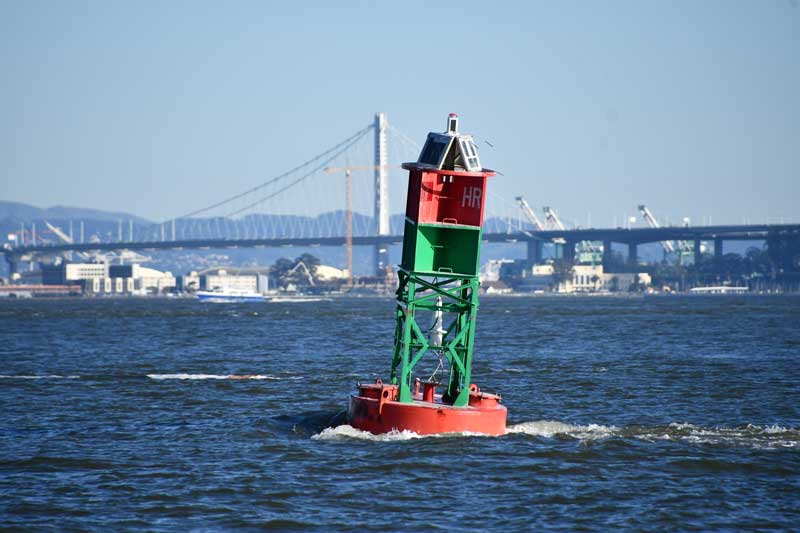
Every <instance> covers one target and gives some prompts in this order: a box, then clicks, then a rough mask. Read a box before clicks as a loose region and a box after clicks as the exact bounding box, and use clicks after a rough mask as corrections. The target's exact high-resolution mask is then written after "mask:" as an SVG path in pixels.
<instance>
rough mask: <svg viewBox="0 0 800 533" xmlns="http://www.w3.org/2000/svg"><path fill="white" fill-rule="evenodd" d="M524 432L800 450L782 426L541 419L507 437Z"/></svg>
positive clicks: (799, 437)
mask: <svg viewBox="0 0 800 533" xmlns="http://www.w3.org/2000/svg"><path fill="white" fill-rule="evenodd" d="M515 433H521V434H525V435H533V436H537V437H547V438H552V437H555V436H557V435H564V436H568V437H572V438H575V439H579V440H597V439H605V438H610V437H620V438H631V439H639V440H643V441H647V442H654V441H665V440H666V441H670V440H671V441H683V442H688V443H691V444H711V445H715V444H716V445H727V446H749V447H753V448H760V449H778V448H800V430H798V429H792V428H786V427H782V426H778V425H767V426H757V425H753V424H747V425H746V426H739V427H713V428H706V427H701V426H697V425H694V424H689V423H685V422H672V423H671V424H668V425H666V426H651V427H647V426H629V427H623V428H617V427H615V426H603V425H598V424H589V425H586V426H579V425H572V424H566V423H564V422H558V421H555V420H538V421H532V422H523V423H520V424H515V425H513V426H508V428H507V429H506V434H507V435H508V434H515Z"/></svg>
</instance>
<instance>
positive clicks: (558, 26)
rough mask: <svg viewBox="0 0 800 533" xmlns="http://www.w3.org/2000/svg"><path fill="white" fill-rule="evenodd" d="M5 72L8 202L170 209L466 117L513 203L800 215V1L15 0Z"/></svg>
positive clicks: (1, 5) (0, 21) (2, 10)
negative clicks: (375, 124) (331, 153)
mask: <svg viewBox="0 0 800 533" xmlns="http://www.w3.org/2000/svg"><path fill="white" fill-rule="evenodd" d="M0 70H1V71H2V83H0V185H2V187H1V188H0V199H2V200H10V201H19V202H25V203H30V204H33V205H36V206H40V207H48V206H52V205H74V206H83V207H94V208H101V209H109V210H127V211H129V212H132V213H135V214H138V215H141V216H144V217H147V218H151V219H154V220H161V219H167V218H170V217H172V216H176V215H178V214H182V213H185V212H187V211H191V210H192V209H194V208H197V207H202V206H204V205H206V204H210V203H212V202H213V201H214V200H215V199H217V198H219V197H220V195H222V194H225V193H228V192H238V191H239V190H244V189H246V188H248V187H251V186H254V185H257V184H258V183H260V182H261V181H263V180H265V179H267V178H269V177H271V176H273V175H275V174H277V173H279V172H280V171H283V170H286V169H288V168H291V167H293V166H295V165H296V164H298V163H300V162H302V161H303V160H305V159H307V158H308V157H311V156H313V155H315V154H316V153H317V152H319V151H320V150H322V149H324V148H326V147H328V146H330V145H332V144H334V143H336V142H338V141H339V140H341V139H343V138H344V137H346V136H348V135H349V134H351V133H353V132H355V131H356V130H358V129H359V128H361V127H362V126H364V125H366V124H367V123H368V122H369V121H370V120H371V119H372V116H373V114H374V112H376V111H385V112H386V113H387V114H388V117H389V120H390V122H391V123H392V124H394V125H395V126H396V127H397V128H398V129H400V130H401V131H403V132H405V133H406V134H408V135H409V136H410V137H412V138H414V139H415V140H417V141H418V142H420V143H421V142H422V141H423V140H424V137H425V134H426V133H427V132H428V131H429V130H441V129H443V128H444V117H445V115H446V114H447V113H448V112H450V111H456V112H458V113H459V115H460V116H461V118H462V129H464V130H467V131H469V132H473V133H475V134H476V135H478V136H479V138H480V139H487V140H490V141H491V143H492V144H493V145H494V148H490V147H488V146H487V145H486V144H482V153H481V156H482V160H483V163H484V164H485V165H486V166H489V167H492V168H497V169H499V170H501V171H502V172H503V174H504V176H502V177H500V178H498V179H497V180H496V181H494V182H493V183H492V186H493V187H494V190H495V192H496V193H497V194H499V195H501V196H502V197H505V198H508V199H510V200H513V197H514V196H516V195H518V194H524V195H525V196H526V197H527V198H528V199H529V201H530V202H531V204H533V205H535V206H538V205H546V204H548V205H552V206H555V207H557V208H558V210H559V212H560V213H562V215H564V217H566V218H569V219H577V220H579V221H580V222H582V223H585V221H586V219H587V214H589V213H591V222H592V224H593V225H595V226H603V225H610V224H611V223H612V219H613V217H618V218H620V219H621V217H622V215H623V214H625V213H632V212H633V211H634V210H635V207H636V205H637V204H638V203H641V202H644V203H647V204H648V205H650V206H651V208H652V209H653V211H655V212H656V213H657V214H658V215H659V216H663V217H671V218H672V219H673V220H677V219H678V218H680V217H682V216H691V217H692V220H693V221H696V222H701V221H702V220H704V219H706V217H712V219H713V222H714V223H722V222H733V223H737V222H742V221H743V220H744V219H745V218H747V219H749V220H751V221H763V220H767V219H769V220H771V221H773V222H775V221H778V220H780V219H781V217H782V218H783V219H784V220H785V221H789V220H792V221H796V222H800V210H798V200H799V199H800V184H799V183H800V175H799V172H798V170H799V169H800V7H799V6H798V1H797V0H774V1H770V0H758V1H749V2H737V1H721V2H714V1H702V2H698V1H686V2H681V1H673V0H670V1H663V2H645V1H641V0H637V1H631V2H622V1H617V2H602V1H599V0H598V1H595V2H591V1H580V2H562V1H559V2H555V1H553V2H547V3H544V2H487V1H482V2H475V3H472V2H430V1H427V2H409V1H404V2H344V1H339V2H319V3H313V2H312V3H307V2H281V3H270V2H266V1H256V2H243V1H233V2H213V3H212V2H200V1H191V2H185V3H183V2H115V1H98V2H84V1H65V2H56V1H48V2H37V1H32V0H24V1H22V0H20V1H9V0H0ZM393 204H395V205H397V202H396V199H395V201H393ZM395 210H397V209H395Z"/></svg>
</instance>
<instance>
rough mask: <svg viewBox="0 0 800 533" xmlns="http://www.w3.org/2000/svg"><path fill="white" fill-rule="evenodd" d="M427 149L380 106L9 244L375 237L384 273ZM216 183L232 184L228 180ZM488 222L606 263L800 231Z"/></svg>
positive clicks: (519, 237) (495, 208) (490, 234)
mask: <svg viewBox="0 0 800 533" xmlns="http://www.w3.org/2000/svg"><path fill="white" fill-rule="evenodd" d="M487 144H488V143H487ZM420 149H421V147H420V145H418V144H417V143H416V142H414V141H413V140H412V139H411V138H410V137H409V136H408V135H406V134H404V133H403V132H401V131H400V130H398V129H397V128H395V127H394V126H393V125H391V124H390V123H389V122H388V120H387V118H386V115H385V114H383V113H377V114H376V115H375V117H374V120H373V121H371V122H370V123H369V124H366V125H364V126H363V127H361V128H359V129H358V130H357V131H355V132H354V133H352V134H350V135H348V136H346V137H344V138H343V139H342V140H340V141H339V142H337V143H335V144H332V145H330V146H329V147H328V148H326V149H325V150H323V151H321V152H320V153H318V154H316V155H314V156H313V157H311V158H309V159H307V160H306V161H304V162H303V163H301V164H299V165H297V166H295V167H293V168H291V169H289V170H286V171H285V172H282V173H280V174H278V175H275V176H272V177H269V178H268V179H266V180H264V181H263V182H261V183H259V184H258V185H256V186H253V187H251V188H249V189H247V190H244V191H241V192H237V193H235V194H229V195H222V197H221V198H219V199H218V200H216V201H213V202H211V203H210V204H209V205H206V206H204V207H199V208H196V209H193V210H191V211H188V212H186V213H184V214H181V215H179V216H176V217H173V218H170V219H168V220H164V221H162V222H159V223H154V224H149V225H147V224H134V223H133V222H131V221H123V220H120V221H118V223H117V227H116V232H107V233H106V235H104V236H103V235H98V234H93V235H89V236H87V235H85V234H84V231H83V227H82V225H81V226H80V228H78V232H77V235H76V232H75V231H74V230H75V228H73V227H72V224H70V227H69V228H68V229H66V228H54V227H52V226H51V227H50V230H51V231H50V232H49V235H48V237H53V236H55V238H47V239H45V238H44V237H43V235H42V233H43V232H41V231H40V232H39V233H38V235H37V232H36V228H35V226H33V227H28V228H25V227H22V228H21V229H20V231H19V237H18V238H16V239H15V241H14V243H13V244H7V245H6V246H5V247H4V248H3V250H2V252H3V253H4V255H5V258H6V261H7V262H8V264H9V267H10V270H11V272H12V273H13V272H16V271H17V269H18V265H19V264H20V263H24V262H29V263H33V262H35V261H48V260H54V259H55V258H57V257H63V256H65V255H66V254H69V253H70V252H113V251H122V250H130V251H157V250H178V249H225V248H246V247H277V246H297V247H311V246H347V247H348V258H349V257H351V255H350V252H349V250H350V249H351V247H352V246H370V247H372V248H373V250H374V253H373V264H372V268H373V271H374V272H375V273H376V274H380V273H383V272H385V268H386V267H387V266H388V264H389V259H388V248H389V246H390V245H392V244H397V243H400V242H402V231H403V222H404V216H403V215H402V214H396V215H392V214H391V213H403V212H404V210H405V206H404V205H402V203H403V200H404V198H405V186H406V172H405V171H403V170H402V169H401V168H400V164H401V163H403V162H405V161H415V160H416V159H417V156H418V154H419V152H420ZM217 189H222V190H225V183H221V184H219V186H218V187H217ZM392 200H394V202H393V201H392ZM546 209H547V210H548V211H550V209H549V208H546ZM548 216H550V215H548ZM126 222H127V223H126ZM484 226H485V229H484V234H483V235H484V239H485V240H486V241H488V242H520V243H526V244H527V257H528V259H529V260H531V261H538V260H540V259H541V258H542V246H543V245H544V244H547V243H556V245H557V246H558V247H560V250H561V252H560V253H561V254H562V256H563V257H565V258H568V259H570V260H571V259H573V258H574V253H575V249H576V245H578V244H579V243H582V242H600V243H603V245H604V246H603V248H602V250H603V259H604V263H605V262H606V259H607V257H608V254H610V252H611V243H624V244H626V245H627V246H628V259H629V262H630V261H633V262H634V263H635V260H636V254H637V251H636V249H637V246H638V245H640V244H644V243H649V242H665V241H679V240H681V241H686V242H691V243H694V254H695V258H697V257H698V255H699V253H700V242H701V241H713V242H714V245H715V248H714V252H715V257H718V256H721V254H722V242H723V241H724V240H764V239H766V238H767V237H768V236H769V235H770V234H773V235H790V236H792V238H797V237H796V236H797V234H798V233H799V232H800V225H797V224H783V225H767V224H756V225H733V226H693V227H655V228H634V229H623V228H608V229H567V228H565V227H564V226H563V225H562V224H560V223H559V224H558V225H556V226H549V227H543V226H542V225H540V224H538V223H537V222H536V221H535V220H533V221H532V220H531V219H530V217H526V216H525V213H524V210H520V209H519V206H518V205H517V203H515V202H513V201H509V200H507V199H505V198H502V197H500V196H497V195H494V194H492V195H491V196H490V198H489V200H488V201H487V208H486V222H485V224H484ZM348 262H349V260H348ZM346 266H347V267H351V265H350V264H348V265H346Z"/></svg>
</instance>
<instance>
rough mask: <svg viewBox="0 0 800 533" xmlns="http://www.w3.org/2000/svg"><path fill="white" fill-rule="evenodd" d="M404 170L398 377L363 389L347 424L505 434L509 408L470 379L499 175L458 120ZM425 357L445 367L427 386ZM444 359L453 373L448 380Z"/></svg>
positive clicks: (433, 136) (376, 429)
mask: <svg viewBox="0 0 800 533" xmlns="http://www.w3.org/2000/svg"><path fill="white" fill-rule="evenodd" d="M403 168H404V169H406V170H408V171H409V179H408V194H407V196H406V222H405V233H404V236H403V255H402V262H401V264H400V266H399V268H398V277H399V288H398V290H397V310H396V322H395V332H394V349H393V354H392V365H391V373H390V379H389V381H388V382H387V383H384V382H383V381H382V380H380V379H379V380H377V381H376V382H375V383H368V384H358V387H357V391H356V392H354V393H353V394H352V395H351V396H350V402H349V405H348V409H347V420H348V423H349V424H350V425H351V426H353V427H355V428H358V429H361V430H364V431H369V432H371V433H376V434H378V433H387V432H390V431H413V432H415V433H418V434H432V433H451V432H474V433H482V434H487V435H501V434H503V433H505V430H506V417H507V410H506V408H505V406H503V405H502V404H501V403H500V396H498V395H495V394H489V393H485V392H481V390H480V388H478V386H477V385H475V384H474V383H472V381H471V379H472V375H471V369H472V352H473V343H474V338H475V324H476V318H477V314H478V288H479V285H480V283H479V279H478V273H479V269H480V245H481V235H482V230H483V212H484V205H485V202H486V184H487V178H489V177H490V176H494V175H495V172H494V171H492V170H489V169H485V168H483V167H482V166H481V163H480V159H479V157H478V149H477V147H476V146H475V142H474V141H473V139H472V136H470V135H463V134H460V133H458V116H457V115H456V114H455V113H451V114H450V115H449V116H448V119H447V130H446V131H445V132H444V133H433V132H431V133H429V134H428V138H427V140H426V142H425V146H424V147H423V148H422V152H421V153H420V155H419V158H418V160H417V161H416V162H415V163H404V164H403ZM426 317H429V318H430V317H432V318H433V325H432V326H431V325H429V323H427V322H424V319H425V318H426ZM426 355H433V356H437V357H438V358H439V362H440V365H439V367H437V370H436V371H434V372H433V374H431V375H430V376H429V377H427V378H426V379H424V380H423V379H421V378H420V377H418V376H416V373H415V369H416V368H417V367H418V364H419V363H420V362H421V361H422V359H423V357H424V356H426ZM445 361H446V363H447V364H448V366H449V372H448V374H447V379H446V382H442V383H440V382H439V381H438V373H437V371H438V370H439V368H440V367H441V366H443V363H444V362H445ZM440 385H441V387H442V390H441V393H438V392H437V390H436V389H437V387H439V386H440Z"/></svg>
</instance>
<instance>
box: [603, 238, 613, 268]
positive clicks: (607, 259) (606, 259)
mask: <svg viewBox="0 0 800 533" xmlns="http://www.w3.org/2000/svg"><path fill="white" fill-rule="evenodd" d="M603 272H604V273H608V272H611V241H603Z"/></svg>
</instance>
